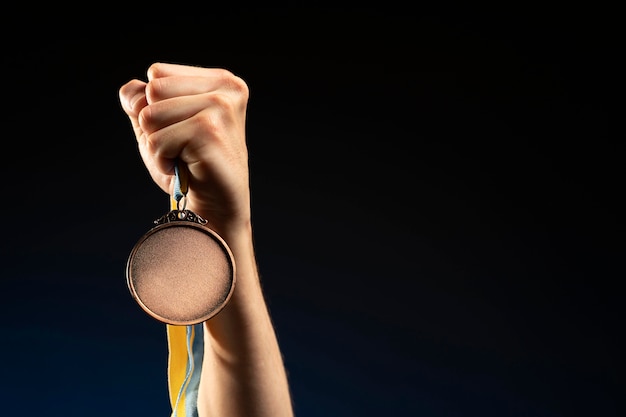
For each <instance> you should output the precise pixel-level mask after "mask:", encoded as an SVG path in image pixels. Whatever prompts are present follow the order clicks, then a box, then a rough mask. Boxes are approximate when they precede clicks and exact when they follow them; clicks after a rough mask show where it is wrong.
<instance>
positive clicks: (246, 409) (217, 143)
mask: <svg viewBox="0 0 626 417" xmlns="http://www.w3.org/2000/svg"><path fill="white" fill-rule="evenodd" d="M119 96H120V102H121V104H122V108H123V109H124V111H125V112H126V114H127V115H128V117H129V119H130V121H131V124H132V127H133V130H134V132H135V136H136V139H137V144H138V149H139V153H140V155H141V158H142V160H143V162H144V164H145V165H146V168H147V169H148V171H149V173H150V175H151V177H152V179H153V180H154V181H155V183H156V184H157V185H158V186H159V187H161V189H163V191H164V192H166V193H167V194H170V195H171V193H172V191H173V187H174V164H175V161H176V160H179V161H182V162H183V163H184V164H185V165H186V167H187V169H188V173H189V176H188V187H189V188H188V193H187V208H188V209H190V210H192V211H194V212H195V213H197V214H199V215H200V216H202V217H204V218H205V219H207V220H208V221H209V223H208V226H209V227H211V228H212V229H213V230H215V231H216V232H217V233H218V234H219V235H220V236H221V237H222V238H223V239H224V240H225V241H226V243H227V244H228V245H229V247H230V249H231V251H232V253H233V255H234V258H235V264H236V266H237V269H236V271H237V277H236V282H237V283H236V286H235V289H234V292H233V294H232V297H231V299H230V301H229V303H228V304H227V305H226V307H224V309H223V310H222V311H221V312H220V313H219V314H218V315H217V316H215V317H213V318H211V319H210V320H209V321H207V322H205V324H204V326H205V332H204V335H205V352H204V361H203V368H202V376H201V382H200V390H199V394H198V413H199V415H200V417H225V416H228V417H239V416H240V417H291V416H293V410H292V404H291V398H290V392H289V386H288V381H287V376H286V372H285V368H284V364H283V360H282V356H281V352H280V348H279V345H278V342H277V339H276V334H275V331H274V327H273V325H272V321H271V317H270V314H269V312H268V309H267V305H266V303H265V299H264V295H263V292H262V288H261V285H260V281H259V274H258V269H257V263H256V259H255V252H254V246H253V231H252V224H251V213H250V189H249V173H248V151H247V145H246V110H247V105H248V86H247V85H246V83H245V82H244V81H243V80H242V79H241V78H239V77H237V76H235V75H234V74H232V73H231V72H229V71H227V70H224V69H214V68H201V67H195V66H186V65H174V64H165V63H155V64H153V65H152V66H150V68H149V69H148V74H147V82H146V81H142V80H131V81H129V82H128V83H126V84H125V85H123V86H122V87H121V88H120V90H119Z"/></svg>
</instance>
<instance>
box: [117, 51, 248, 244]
mask: <svg viewBox="0 0 626 417" xmlns="http://www.w3.org/2000/svg"><path fill="white" fill-rule="evenodd" d="M147 75H148V81H147V82H144V81H141V80H136V79H134V80H131V81H129V82H128V83H126V84H124V85H123V86H122V87H121V88H120V90H119V97H120V102H121V104H122V108H123V110H124V111H125V113H126V114H127V115H128V117H129V118H130V121H131V123H132V126H133V130H134V132H135V136H136V139H137V143H138V147H139V153H140V155H141V158H142V159H143V162H144V164H145V166H146V168H147V169H148V171H149V173H150V175H151V177H152V179H153V180H154V182H155V183H156V184H157V185H158V186H159V187H160V188H161V189H163V191H165V192H166V193H168V194H170V195H172V193H173V189H174V165H175V162H176V161H177V160H179V161H180V162H179V164H181V168H183V169H185V166H186V169H187V170H188V187H189V188H188V193H187V205H186V207H187V208H188V209H190V210H192V211H194V212H196V213H197V214H199V215H200V216H202V217H204V218H206V219H207V220H209V225H211V227H212V228H214V229H217V230H218V232H219V229H228V228H232V227H241V226H247V225H248V223H249V222H250V191H249V173H248V151H247V146H246V137H245V122H246V109H247V103H248V95H249V90H248V86H247V85H246V83H245V82H244V81H243V80H242V79H241V78H239V77H237V76H235V75H233V74H232V73H231V72H229V71H227V70H224V69H213V68H201V67H193V66H185V65H175V64H165V63H155V64H153V65H151V66H150V68H149V69H148V72H147Z"/></svg>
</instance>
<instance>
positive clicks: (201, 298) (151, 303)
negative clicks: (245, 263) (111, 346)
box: [126, 210, 235, 325]
mask: <svg viewBox="0 0 626 417" xmlns="http://www.w3.org/2000/svg"><path fill="white" fill-rule="evenodd" d="M155 223H156V224H157V226H155V227H153V228H152V229H151V230H149V231H148V232H147V233H146V234H145V235H143V236H142V237H141V239H140V240H139V241H138V242H137V243H136V244H135V246H134V247H133V249H132V251H131V253H130V256H129V258H128V262H127V265H126V279H127V283H128V288H129V290H130V292H131V294H132V296H133V298H134V299H135V300H136V301H137V303H138V304H139V305H140V306H141V308H142V309H143V310H144V311H145V312H146V313H148V314H149V315H150V316H152V317H153V318H155V319H157V320H159V321H161V322H164V323H167V324H171V325H190V324H197V323H201V322H203V321H206V320H208V319H210V318H211V317H213V316H215V315H216V314H217V313H219V312H220V311H221V310H222V308H223V307H224V306H225V305H226V304H227V303H228V301H229V299H230V297H231V295H232V292H233V289H234V285H235V262H234V259H233V255H232V252H231V251H230V248H229V247H228V245H227V244H226V242H224V240H223V239H222V238H221V237H220V236H219V235H218V234H217V233H215V232H214V231H213V230H211V229H209V228H208V227H207V226H205V224H206V223H207V221H206V220H205V219H202V218H201V217H200V216H198V215H196V214H195V213H193V212H192V211H190V210H172V211H170V212H169V213H168V214H166V215H165V216H163V217H161V218H160V219H158V220H156V221H155Z"/></svg>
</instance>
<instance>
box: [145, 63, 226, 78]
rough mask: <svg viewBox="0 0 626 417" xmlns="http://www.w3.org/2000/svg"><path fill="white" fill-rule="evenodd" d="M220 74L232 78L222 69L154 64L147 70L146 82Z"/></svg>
mask: <svg viewBox="0 0 626 417" xmlns="http://www.w3.org/2000/svg"><path fill="white" fill-rule="evenodd" d="M220 73H222V74H224V76H229V77H232V76H233V74H232V73H231V72H230V71H228V70H226V69H223V68H207V67H196V66H191V65H178V64H168V63H163V62H156V63H154V64H152V65H150V68H148V80H154V79H156V78H163V77H171V76H186V77H207V76H211V75H212V74H220Z"/></svg>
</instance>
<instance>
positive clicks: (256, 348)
mask: <svg viewBox="0 0 626 417" xmlns="http://www.w3.org/2000/svg"><path fill="white" fill-rule="evenodd" d="M220 234H221V235H222V237H223V238H224V239H225V240H226V241H227V242H228V244H229V246H230V248H231V250H232V252H233V255H234V257H235V260H236V274H237V275H236V285H235V290H234V292H233V295H232V297H231V299H230V301H229V303H228V304H227V305H226V307H224V310H222V311H221V312H220V313H219V314H218V315H217V316H215V317H214V318H212V319H211V320H209V321H208V322H206V323H205V330H206V331H205V354H204V363H203V369H202V378H201V382H200V392H199V397H198V407H199V413H200V416H201V417H222V416H229V417H238V416H241V417H291V416H293V411H292V407H291V399H290V393H289V388H288V383H287V377H286V373H285V368H284V364H283V360H282V356H281V352H280V349H279V345H278V342H277V340H276V334H275V331H274V327H273V325H272V322H271V318H270V315H269V313H268V310H267V305H266V303H265V299H264V296H263V292H262V289H261V285H260V282H259V275H258V269H257V265H256V259H255V256H254V248H253V243H252V242H253V241H252V230H251V226H250V225H248V226H247V227H245V228H240V231H238V232H237V233H230V234H227V235H224V234H222V233H220Z"/></svg>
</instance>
